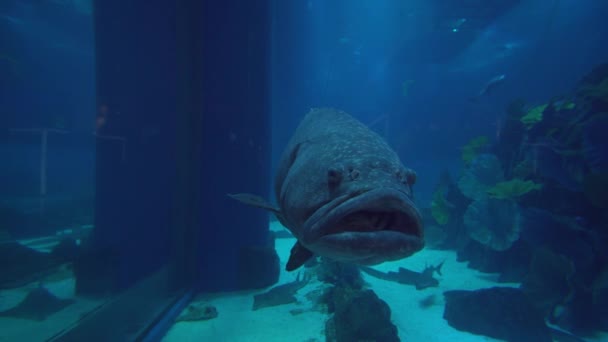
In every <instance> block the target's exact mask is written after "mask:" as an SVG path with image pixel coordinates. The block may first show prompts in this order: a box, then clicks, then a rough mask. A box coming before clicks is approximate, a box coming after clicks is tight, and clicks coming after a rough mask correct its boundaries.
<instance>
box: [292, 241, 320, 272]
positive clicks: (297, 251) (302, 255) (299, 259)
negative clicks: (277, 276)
mask: <svg viewBox="0 0 608 342" xmlns="http://www.w3.org/2000/svg"><path fill="white" fill-rule="evenodd" d="M313 255H314V254H313V253H312V252H311V251H310V250H308V249H307V248H306V247H304V246H302V244H301V243H300V242H299V241H297V242H296V243H295V244H294V245H293V247H291V253H290V254H289V260H287V265H286V266H285V270H287V271H293V270H296V269H298V268H300V267H301V266H302V265H304V264H305V263H306V262H307V261H308V260H310V258H312V257H313Z"/></svg>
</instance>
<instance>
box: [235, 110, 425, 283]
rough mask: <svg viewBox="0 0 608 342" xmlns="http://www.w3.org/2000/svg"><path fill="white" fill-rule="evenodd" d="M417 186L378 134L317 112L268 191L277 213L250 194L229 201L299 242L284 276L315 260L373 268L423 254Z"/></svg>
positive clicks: (339, 115) (335, 114)
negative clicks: (268, 214)
mask: <svg viewBox="0 0 608 342" xmlns="http://www.w3.org/2000/svg"><path fill="white" fill-rule="evenodd" d="M415 181H416V173H415V172H414V171H413V170H411V169H408V168H406V167H404V166H403V165H402V163H401V161H400V160H399V157H398V156H397V154H396V153H395V152H394V151H393V150H392V149H391V148H390V147H389V146H388V144H387V143H386V142H385V141H384V140H383V139H382V138H381V137H380V136H379V135H378V134H376V133H374V132H373V131H371V130H370V129H368V128H367V127H366V126H365V125H363V124H362V123H361V122H359V121H357V120H356V119H354V118H353V117H352V116H350V115H349V114H347V113H345V112H342V111H338V110H335V109H331V108H318V109H312V110H311V111H310V112H309V113H308V114H307V115H306V116H305V117H304V119H303V120H302V122H301V123H300V125H299V126H298V128H297V129H296V131H295V133H294V135H293V137H292V138H291V140H290V141H289V143H288V144H287V147H286V149H285V151H284V152H283V155H282V157H281V160H280V162H279V165H278V169H277V173H276V179H275V184H274V186H275V187H274V189H275V195H276V198H277V201H278V207H276V206H274V205H272V204H270V203H268V202H266V201H265V200H264V199H262V198H260V197H258V196H255V195H251V194H243V193H240V194H229V196H230V197H232V198H234V199H237V200H239V201H241V202H243V203H246V204H249V205H252V206H255V207H259V208H263V209H267V210H270V211H272V212H273V213H274V214H275V215H276V216H277V219H278V220H279V221H280V222H281V223H282V224H283V225H284V226H285V227H286V228H287V229H289V230H290V231H291V233H292V234H293V235H294V236H295V237H296V238H297V240H298V241H297V242H296V243H295V245H294V246H293V248H292V249H291V254H290V256H289V260H288V261H287V267H286V269H287V270H288V271H292V270H295V269H297V268H299V267H300V266H302V265H303V264H304V263H305V262H306V261H307V260H308V259H310V258H311V257H312V256H313V255H315V254H316V255H319V256H323V257H327V258H330V259H333V260H336V261H341V262H349V263H354V264H359V265H374V264H379V263H382V262H384V261H390V260H398V259H402V258H405V257H408V256H410V255H412V254H414V253H416V252H417V251H419V250H421V249H422V248H423V247H424V239H423V229H422V218H421V215H420V213H419V211H418V209H417V208H416V206H415V204H414V202H413V194H412V185H413V184H414V183H415Z"/></svg>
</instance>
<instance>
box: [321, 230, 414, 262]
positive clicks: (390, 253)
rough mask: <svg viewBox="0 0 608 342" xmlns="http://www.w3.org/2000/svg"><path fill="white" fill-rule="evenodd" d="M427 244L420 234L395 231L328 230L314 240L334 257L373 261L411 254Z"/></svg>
mask: <svg viewBox="0 0 608 342" xmlns="http://www.w3.org/2000/svg"><path fill="white" fill-rule="evenodd" d="M423 247H424V240H423V239H422V238H421V237H418V236H414V235H408V234H404V233H400V232H395V231H378V232H343V233H335V234H328V235H325V236H323V237H321V238H320V239H318V240H317V241H316V242H315V249H316V250H317V251H319V252H323V253H325V254H328V255H331V256H332V257H333V258H334V259H337V260H342V261H350V262H356V263H359V264H364V265H365V264H368V265H373V264H376V263H379V262H383V261H389V260H398V259H402V258H405V257H408V256H410V255H412V254H414V253H416V252H418V251H419V250H421V249H422V248H423Z"/></svg>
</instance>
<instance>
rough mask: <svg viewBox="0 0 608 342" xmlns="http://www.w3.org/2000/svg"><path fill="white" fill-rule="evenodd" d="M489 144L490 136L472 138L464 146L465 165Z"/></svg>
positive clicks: (463, 158) (463, 159)
mask: <svg viewBox="0 0 608 342" xmlns="http://www.w3.org/2000/svg"><path fill="white" fill-rule="evenodd" d="M487 145H488V137H486V136H485V135H482V136H479V137H477V138H473V139H471V141H469V142H468V143H467V144H466V145H464V146H463V147H462V161H463V162H464V163H465V165H467V166H468V165H469V164H470V163H471V162H472V161H473V159H475V157H477V155H479V154H480V153H481V152H482V150H483V149H484V148H485V147H486V146H487Z"/></svg>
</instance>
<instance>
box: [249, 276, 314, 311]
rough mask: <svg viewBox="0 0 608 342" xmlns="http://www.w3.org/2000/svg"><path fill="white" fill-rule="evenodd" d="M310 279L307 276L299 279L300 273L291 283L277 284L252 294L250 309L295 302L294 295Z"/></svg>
mask: <svg viewBox="0 0 608 342" xmlns="http://www.w3.org/2000/svg"><path fill="white" fill-rule="evenodd" d="M309 280H310V278H309V277H304V278H303V279H300V274H298V277H297V278H296V280H294V281H292V282H291V283H287V284H283V285H278V286H275V287H273V288H271V289H270V290H268V291H266V292H264V293H260V294H258V295H255V296H253V308H252V310H254V311H255V310H257V309H261V308H266V307H270V306H278V305H284V304H289V303H295V302H296V297H295V296H294V295H295V294H296V293H297V292H298V291H299V290H300V289H301V288H303V287H304V286H306V284H308V281H309Z"/></svg>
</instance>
